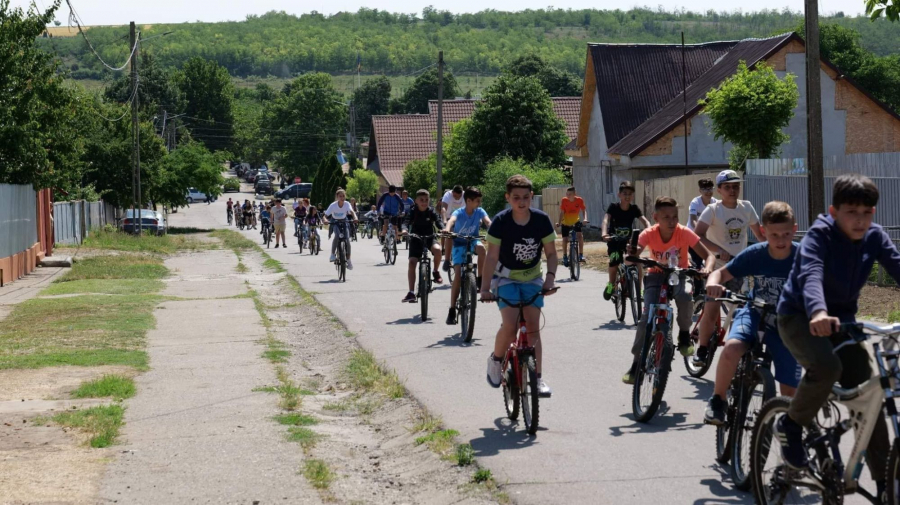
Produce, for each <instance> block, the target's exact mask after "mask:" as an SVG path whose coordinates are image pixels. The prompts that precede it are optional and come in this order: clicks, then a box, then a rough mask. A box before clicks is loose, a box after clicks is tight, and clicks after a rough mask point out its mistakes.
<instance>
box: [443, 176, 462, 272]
mask: <svg viewBox="0 0 900 505" xmlns="http://www.w3.org/2000/svg"><path fill="white" fill-rule="evenodd" d="M465 206H466V200H465V198H463V187H462V186H460V185H459V184H457V185H456V186H453V189H452V190H447V192H446V193H444V197H443V198H441V219H442V220H443V221H444V222H445V223H446V222H447V221H449V220H450V216H452V215H453V213H454V212H456V209H461V208H463V207H465ZM452 250H453V240H452V239H449V238H445V239H444V271H445V272H449V271H450V259H451V258H450V253H451V251H452Z"/></svg>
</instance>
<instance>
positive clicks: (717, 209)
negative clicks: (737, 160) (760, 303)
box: [693, 170, 765, 367]
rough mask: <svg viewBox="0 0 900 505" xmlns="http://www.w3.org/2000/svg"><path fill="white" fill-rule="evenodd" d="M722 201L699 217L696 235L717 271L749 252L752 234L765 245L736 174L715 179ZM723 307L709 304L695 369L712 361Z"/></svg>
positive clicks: (735, 285)
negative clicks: (712, 256)
mask: <svg viewBox="0 0 900 505" xmlns="http://www.w3.org/2000/svg"><path fill="white" fill-rule="evenodd" d="M716 186H717V187H718V188H719V196H721V197H722V199H721V201H718V202H713V203H710V204H709V205H708V206H707V207H706V209H705V210H704V211H703V213H702V214H700V219H699V220H698V221H697V224H696V226H695V228H694V232H696V233H697V235H699V236H700V240H701V241H702V242H703V245H705V246H706V248H707V249H709V250H710V251H712V252H714V253H716V254H717V255H718V256H717V259H716V265H715V268H716V269H719V268H722V267H724V266H725V265H726V264H727V263H728V262H729V261H731V258H733V257H735V256H737V255H738V254H740V253H741V251H743V250H744V249H746V248H747V238H748V237H749V234H750V232H751V231H752V232H753V235H754V236H755V237H756V240H757V241H759V242H764V241H765V237H763V235H762V232H760V230H759V216H758V215H757V214H756V209H754V208H753V204H751V203H750V202H748V201H747V200H738V195H739V194H740V193H741V177H740V176H739V175H738V174H737V172H735V171H734V170H723V171H721V172H719V175H717V176H716ZM743 284H744V279H742V278H735V279H731V280H730V281H728V282H727V283H726V284H725V287H726V288H727V289H728V290H730V291H736V292H740V291H741V287H742V286H743ZM721 309H722V304H721V303H719V302H713V301H708V302H706V305H705V307H704V310H703V318H702V319H700V327H699V332H700V342H699V346H698V347H697V354H696V355H695V356H694V358H693V362H694V366H698V367H700V366H704V365H705V364H706V360H707V359H709V348H708V345H709V340H710V338H712V334H713V332H714V331H715V327H716V318H718V317H719V315H720V314H721Z"/></svg>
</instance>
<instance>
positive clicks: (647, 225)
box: [638, 216, 650, 230]
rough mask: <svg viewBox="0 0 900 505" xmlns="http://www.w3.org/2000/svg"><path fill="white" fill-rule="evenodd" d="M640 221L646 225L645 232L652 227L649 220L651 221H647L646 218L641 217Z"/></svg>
mask: <svg viewBox="0 0 900 505" xmlns="http://www.w3.org/2000/svg"><path fill="white" fill-rule="evenodd" d="M638 219H639V220H640V221H641V224H642V225H644V229H645V230H646V229H647V228H649V227H650V220H649V219H647V218H646V217H644V216H641V217H639V218H638Z"/></svg>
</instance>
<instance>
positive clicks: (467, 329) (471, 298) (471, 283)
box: [459, 272, 478, 342]
mask: <svg viewBox="0 0 900 505" xmlns="http://www.w3.org/2000/svg"><path fill="white" fill-rule="evenodd" d="M463 290H464V291H465V300H466V303H465V305H461V306H460V309H461V317H460V319H459V320H460V323H461V324H462V336H463V342H471V341H472V335H474V334H475V309H476V308H477V307H478V289H477V288H476V287H475V272H466V275H465V277H463ZM462 295H463V293H460V296H462Z"/></svg>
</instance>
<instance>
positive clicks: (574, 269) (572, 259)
mask: <svg viewBox="0 0 900 505" xmlns="http://www.w3.org/2000/svg"><path fill="white" fill-rule="evenodd" d="M580 258H581V256H580V255H579V254H578V234H577V233H575V227H574V226H572V229H571V230H570V231H569V279H571V280H573V281H577V280H578V279H580V278H581V259H580Z"/></svg>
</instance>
